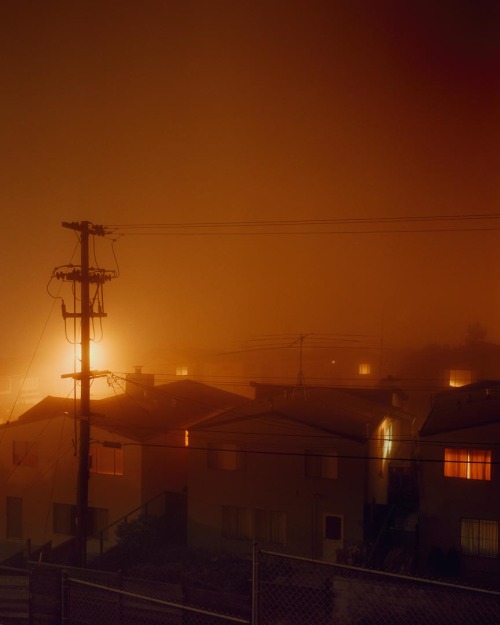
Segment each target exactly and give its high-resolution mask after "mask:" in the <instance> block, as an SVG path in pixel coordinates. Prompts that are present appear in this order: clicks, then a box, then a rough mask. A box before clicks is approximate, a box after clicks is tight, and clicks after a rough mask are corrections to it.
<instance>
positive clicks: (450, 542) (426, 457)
mask: <svg viewBox="0 0 500 625" xmlns="http://www.w3.org/2000/svg"><path fill="white" fill-rule="evenodd" d="M499 440H500V424H493V425H490V426H483V427H476V428H470V429H467V430H460V431H456V432H446V433H444V434H441V435H436V436H426V437H423V438H422V439H421V441H420V447H421V449H420V466H421V474H420V519H419V545H420V546H419V567H420V569H421V571H422V572H423V573H431V574H432V573H434V572H435V569H436V566H437V567H438V568H439V562H437V563H436V558H438V557H441V556H442V557H443V558H444V559H445V560H446V558H450V557H451V556H450V552H451V554H459V560H460V572H461V573H462V574H463V575H466V576H475V575H481V574H482V573H496V574H497V575H500V559H499V558H498V557H496V558H489V557H475V556H467V555H463V554H460V552H461V538H460V534H461V520H462V519H463V518H465V519H485V520H493V521H499V522H500V500H499V498H498V492H499V489H500V465H499V464H498V463H499V461H500V453H499V451H498V449H497V443H496V442H497V441H499ZM488 442H489V443H488ZM450 446H453V447H457V448H472V449H474V448H477V449H491V451H492V466H491V480H490V481H485V480H484V481H483V480H471V479H463V478H451V477H445V476H444V449H445V448H446V447H450ZM445 564H446V563H445Z"/></svg>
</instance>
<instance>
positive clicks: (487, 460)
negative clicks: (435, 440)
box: [443, 447, 492, 482]
mask: <svg viewBox="0 0 500 625" xmlns="http://www.w3.org/2000/svg"><path fill="white" fill-rule="evenodd" d="M443 464H444V466H443V475H444V477H446V478H458V479H464V480H476V481H486V482H490V481H491V466H492V458H491V450H489V449H472V448H468V449H465V448H463V447H461V448H458V447H445V449H444V461H443Z"/></svg>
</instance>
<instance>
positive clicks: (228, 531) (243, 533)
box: [222, 506, 286, 545]
mask: <svg viewBox="0 0 500 625" xmlns="http://www.w3.org/2000/svg"><path fill="white" fill-rule="evenodd" d="M222 534H223V536H225V537H226V538H239V539H241V540H259V541H262V542H265V543H271V544H275V545H284V544H285V541H286V513H285V512H281V511H279V510H262V509H252V508H242V507H237V506H222Z"/></svg>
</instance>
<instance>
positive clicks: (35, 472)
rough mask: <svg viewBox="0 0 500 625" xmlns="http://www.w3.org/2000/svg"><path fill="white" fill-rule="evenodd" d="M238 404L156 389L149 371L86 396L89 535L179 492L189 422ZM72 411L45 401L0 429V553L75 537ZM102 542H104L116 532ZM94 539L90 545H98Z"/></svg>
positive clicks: (69, 402)
mask: <svg viewBox="0 0 500 625" xmlns="http://www.w3.org/2000/svg"><path fill="white" fill-rule="evenodd" d="M136 373H137V372H136ZM134 389H140V391H137V390H134ZM245 401H247V399H246V398H244V397H240V396H237V395H233V394H231V393H227V392H225V391H222V390H219V389H215V388H213V387H210V386H207V385H204V384H200V383H197V382H193V381H191V380H182V381H181V382H173V383H171V384H165V385H160V386H154V380H153V378H151V377H148V376H147V375H146V376H145V377H143V378H137V375H135V377H132V378H131V379H129V380H127V385H126V387H125V392H121V393H117V394H116V395H115V396H114V397H109V398H106V399H102V400H95V401H93V402H92V405H91V411H92V415H91V440H90V450H89V455H90V458H89V460H90V463H89V464H90V479H89V486H88V489H89V490H88V493H89V494H88V503H89V534H90V535H94V534H96V533H98V532H101V531H102V530H103V529H105V528H107V527H108V526H110V525H111V524H113V523H115V522H117V521H118V520H120V519H122V518H123V517H125V516H126V515H129V514H130V513H131V512H132V511H134V510H138V509H140V507H141V506H143V505H144V504H146V503H147V502H148V501H150V500H152V499H153V498H155V497H158V496H159V495H161V494H162V493H164V492H165V491H169V492H177V493H179V492H181V491H182V490H183V489H185V487H186V483H187V467H186V442H187V441H186V430H187V427H188V426H190V425H191V424H193V423H197V422H200V421H201V420H203V418H205V417H207V416H210V415H212V414H215V413H216V412H217V411H218V410H221V409H227V408H228V407H229V406H230V405H232V403H234V404H235V405H238V403H242V402H245ZM78 410H79V402H78V401H75V400H74V399H72V398H60V397H46V398H45V399H44V400H42V401H41V402H39V403H38V404H36V405H35V406H34V407H33V408H31V409H30V410H28V411H27V412H25V413H24V414H23V415H21V416H20V417H19V419H17V420H15V421H11V422H9V423H7V424H4V425H1V426H0V449H1V452H2V453H0V471H1V473H2V481H1V484H2V486H1V487H0V488H1V492H0V536H1V537H2V539H3V540H1V541H0V556H1V555H4V557H6V556H8V555H10V553H12V552H14V551H16V550H20V549H23V548H24V549H25V548H27V545H29V546H30V547H31V548H35V547H37V546H41V545H44V544H46V543H50V544H51V545H52V546H57V545H59V544H61V543H63V542H65V541H67V540H68V538H70V537H71V536H73V535H74V534H75V521H76V485H77V472H78V458H77V449H78V445H77V439H78V434H79V429H78V417H77V416H76V415H78ZM101 538H102V539H103V540H105V541H107V543H108V544H109V545H111V544H113V542H114V539H115V536H114V532H111V531H107V532H103V533H102V534H101V535H100V536H99V540H101ZM96 542H99V541H96V540H94V541H93V543H92V541H91V542H90V543H89V545H88V549H90V550H95V549H97V547H98V545H97V544H95V543H96ZM91 543H92V544H91Z"/></svg>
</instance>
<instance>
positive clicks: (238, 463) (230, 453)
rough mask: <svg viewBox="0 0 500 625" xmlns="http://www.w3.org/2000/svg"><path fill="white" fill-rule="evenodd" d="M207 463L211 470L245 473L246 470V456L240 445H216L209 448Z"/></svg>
mask: <svg viewBox="0 0 500 625" xmlns="http://www.w3.org/2000/svg"><path fill="white" fill-rule="evenodd" d="M207 462H208V468H209V469H222V470H223V471H243V470H244V469H245V454H244V452H243V451H242V450H241V448H240V447H238V445H233V444H230V443H219V444H214V445H210V446H209V448H208V454H207Z"/></svg>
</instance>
